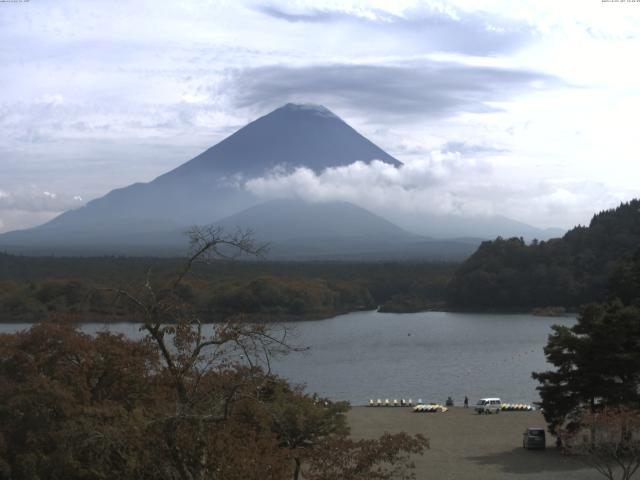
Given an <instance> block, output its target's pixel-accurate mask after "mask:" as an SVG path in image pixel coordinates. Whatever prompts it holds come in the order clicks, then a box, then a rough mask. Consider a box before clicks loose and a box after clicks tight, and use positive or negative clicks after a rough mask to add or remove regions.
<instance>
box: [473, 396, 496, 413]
mask: <svg viewBox="0 0 640 480" xmlns="http://www.w3.org/2000/svg"><path fill="white" fill-rule="evenodd" d="M474 408H475V410H476V412H477V413H500V410H501V409H502V402H501V401H500V399H499V398H481V399H480V400H478V403H476V406H475V407H474Z"/></svg>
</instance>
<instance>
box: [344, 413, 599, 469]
mask: <svg viewBox="0 0 640 480" xmlns="http://www.w3.org/2000/svg"><path fill="white" fill-rule="evenodd" d="M349 423H350V425H351V433H352V435H353V436H354V437H355V438H372V437H377V436H379V435H381V434H382V433H384V432H385V431H386V432H391V433H393V432H401V431H405V432H408V433H422V434H423V435H425V436H426V437H428V438H429V440H430V442H431V449H429V450H427V452H426V453H425V454H424V456H422V457H416V459H415V462H416V467H417V468H416V473H417V478H419V479H474V480H480V479H512V478H515V479H551V480H553V479H562V480H572V479H581V480H583V479H586V480H590V479H598V478H601V477H600V476H599V475H598V474H597V473H596V472H595V471H594V470H591V469H589V468H587V467H586V466H585V465H584V463H582V462H581V461H580V460H578V459H575V458H569V457H566V456H563V455H561V454H560V453H559V452H558V451H557V450H556V449H555V447H554V439H553V438H550V437H549V436H547V445H548V448H547V449H546V450H544V451H534V450H524V449H523V448H522V432H523V431H524V430H525V428H526V427H535V426H540V427H544V426H545V423H544V420H543V418H542V415H541V414H540V413H539V412H502V413H500V414H498V415H476V414H474V413H472V410H471V409H463V408H460V407H454V408H452V409H450V410H449V411H448V412H447V413H413V411H412V410H411V409H410V408H401V407H353V408H352V409H351V411H350V412H349Z"/></svg>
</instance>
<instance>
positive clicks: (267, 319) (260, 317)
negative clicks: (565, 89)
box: [0, 308, 578, 325]
mask: <svg viewBox="0 0 640 480" xmlns="http://www.w3.org/2000/svg"><path fill="white" fill-rule="evenodd" d="M357 312H379V313H391V314H395V315H409V314H415V313H432V312H433V313H462V314H464V313H468V314H495V315H532V316H534V317H540V318H571V317H576V316H577V315H578V312H577V311H566V312H563V313H562V314H558V313H550V314H547V315H545V314H542V313H540V312H538V313H536V312H534V311H532V310H526V311H525V310H502V309H500V310H470V309H463V310H457V309H451V308H439V309H428V310H419V311H410V312H394V311H389V310H386V309H385V310H381V309H380V308H375V309H356V310H336V311H333V312H330V313H329V312H327V313H320V312H318V313H308V314H299V315H298V314H277V315H275V314H274V315H271V314H242V313H236V314H229V315H226V316H225V315H215V316H211V315H209V316H208V317H207V318H205V319H204V320H203V321H202V323H203V324H205V325H206V324H218V323H224V322H225V321H226V320H228V319H231V318H232V317H234V316H236V317H242V319H243V321H248V322H253V323H288V322H307V321H309V322H316V321H322V320H329V319H331V318H335V317H339V316H341V315H348V314H350V313H357ZM62 317H64V318H65V319H66V321H68V322H69V323H74V324H78V325H81V324H85V323H106V324H113V323H141V321H140V320H139V319H136V318H131V317H128V316H113V315H111V316H110V315H101V314H98V313H88V314H73V315H71V314H62ZM75 317H78V318H77V319H75ZM44 321H47V318H38V319H34V318H7V317H6V316H0V324H12V323H24V324H37V323H41V322H44ZM51 321H55V320H51Z"/></svg>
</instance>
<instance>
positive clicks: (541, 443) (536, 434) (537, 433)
mask: <svg viewBox="0 0 640 480" xmlns="http://www.w3.org/2000/svg"><path fill="white" fill-rule="evenodd" d="M522 448H546V439H545V433H544V428H540V427H529V428H527V429H526V430H525V431H524V433H523V434H522Z"/></svg>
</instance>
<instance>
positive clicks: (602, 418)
mask: <svg viewBox="0 0 640 480" xmlns="http://www.w3.org/2000/svg"><path fill="white" fill-rule="evenodd" d="M580 425H581V428H579V429H577V430H575V431H574V432H572V433H565V434H564V439H563V442H564V445H565V449H566V451H567V452H568V453H571V454H576V455H580V456H581V458H582V459H583V460H584V461H585V462H586V463H587V464H588V465H589V466H591V467H592V468H594V469H595V470H596V471H598V472H599V473H600V474H601V475H602V476H604V477H605V478H607V479H609V480H615V479H617V478H619V479H621V480H630V479H631V478H633V476H634V475H635V474H636V472H637V471H638V468H640V412H638V411H637V410H634V409H630V408H627V407H616V408H604V409H603V410H602V411H600V412H597V411H596V412H591V411H587V412H585V414H584V415H583V416H582V418H581V422H580Z"/></svg>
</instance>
